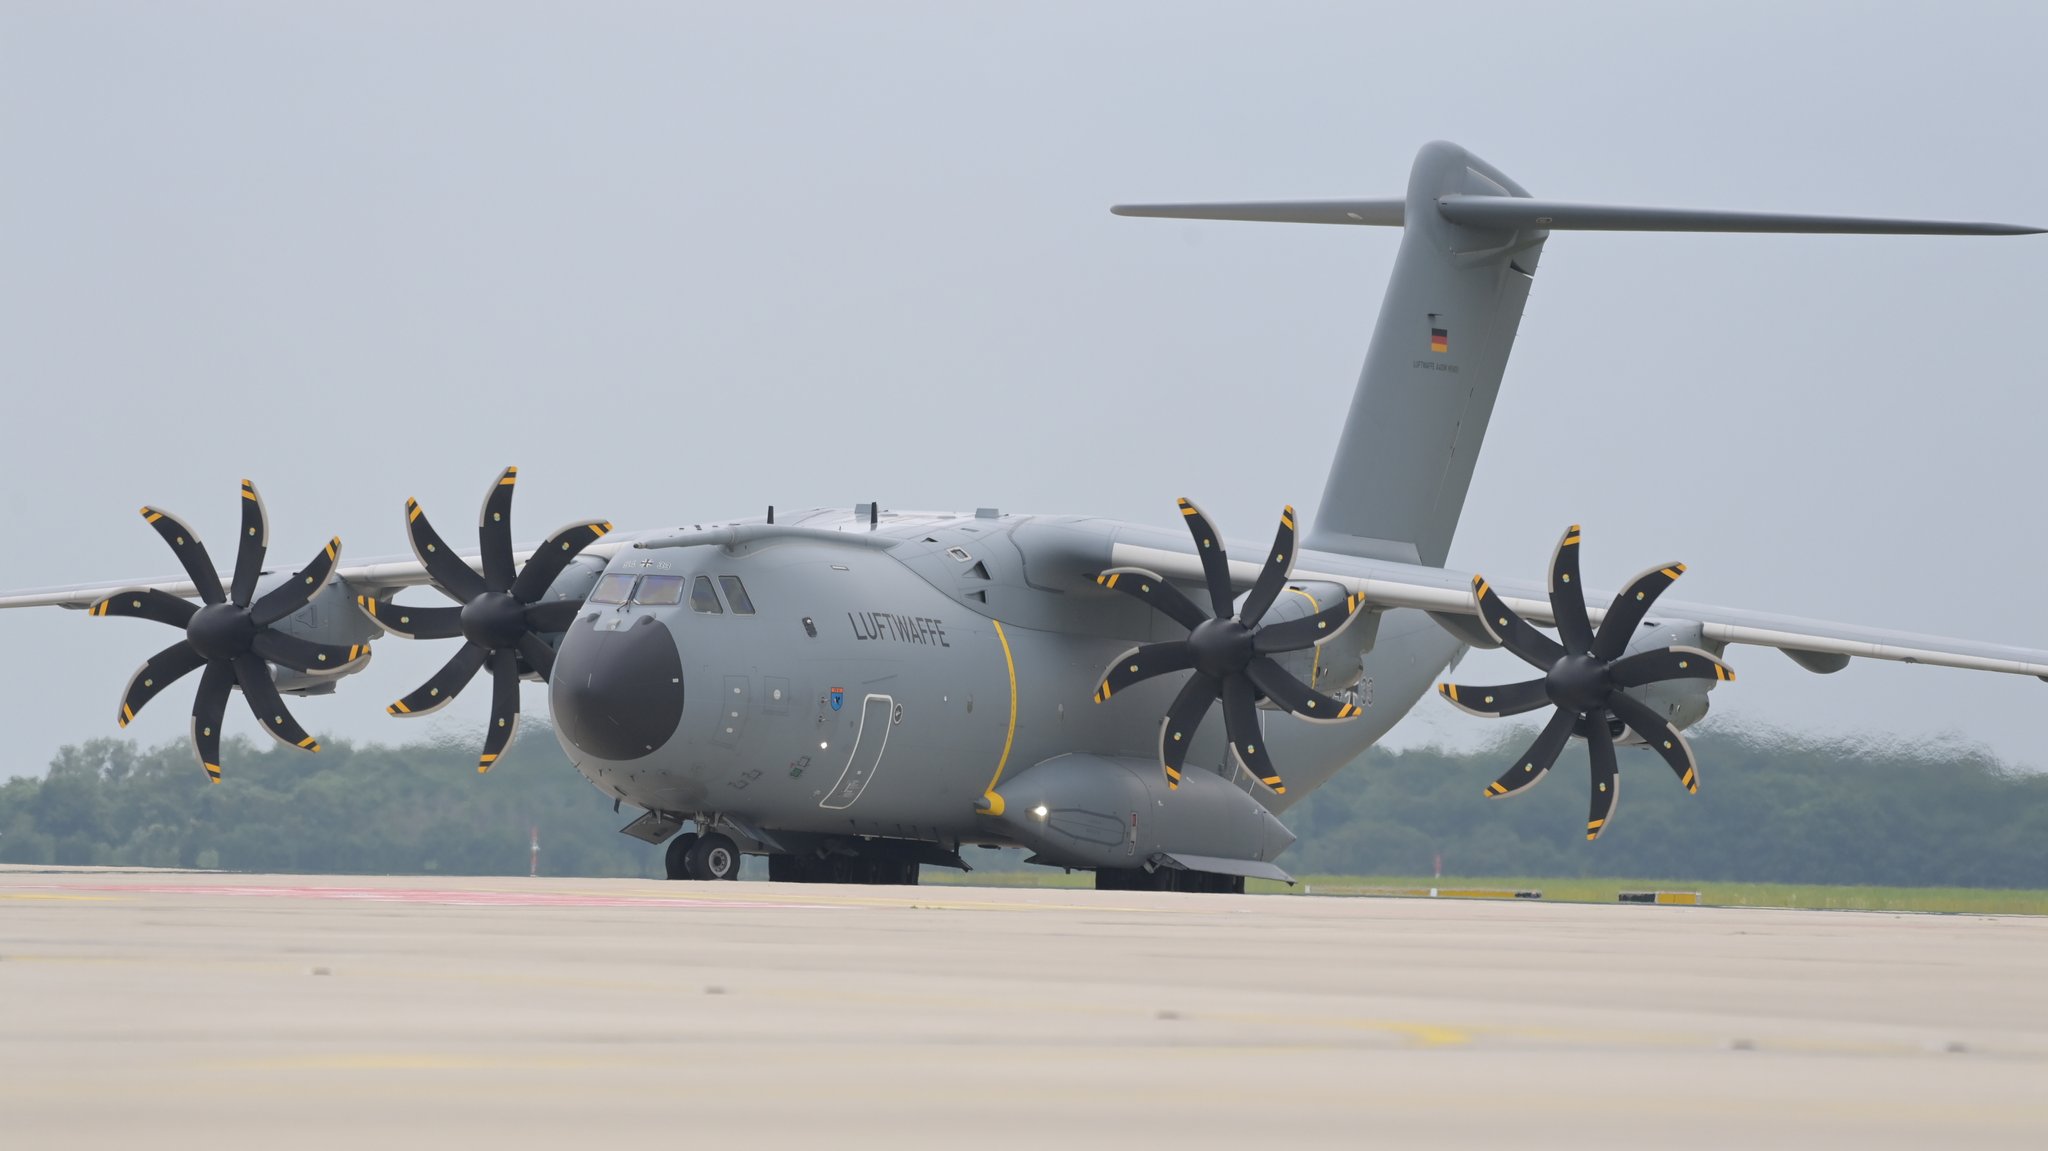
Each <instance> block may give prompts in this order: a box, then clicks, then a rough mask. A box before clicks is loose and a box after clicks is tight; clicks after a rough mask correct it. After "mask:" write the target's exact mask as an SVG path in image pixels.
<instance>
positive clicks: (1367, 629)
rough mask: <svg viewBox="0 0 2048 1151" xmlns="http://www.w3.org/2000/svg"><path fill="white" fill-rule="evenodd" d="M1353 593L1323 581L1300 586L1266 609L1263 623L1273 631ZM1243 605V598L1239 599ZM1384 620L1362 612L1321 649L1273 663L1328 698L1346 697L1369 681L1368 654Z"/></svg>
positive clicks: (1295, 653)
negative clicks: (1274, 626) (1359, 685)
mask: <svg viewBox="0 0 2048 1151" xmlns="http://www.w3.org/2000/svg"><path fill="white" fill-rule="evenodd" d="M1349 594H1350V592H1349V591H1348V590H1347V589H1346V588H1344V587H1343V586H1342V585H1340V584H1333V583H1324V582H1321V581H1306V582H1296V583H1290V584H1288V585H1287V590H1285V591H1283V592H1281V593H1280V597H1279V598H1278V599H1276V600H1274V601H1273V606H1272V607H1270V608H1268V609H1266V614H1265V617H1264V618H1262V619H1261V620H1260V621H1259V623H1260V624H1261V625H1262V626H1267V627H1270V626H1272V625H1273V624H1277V623H1285V622H1286V621H1288V620H1295V619H1306V618H1307V617H1309V616H1312V615H1314V614H1316V613H1317V612H1319V611H1321V610H1323V609H1324V608H1327V607H1330V606H1332V605H1334V604H1339V603H1342V602H1344V597H1345V596H1347V595H1349ZM1239 602H1240V604H1242V602H1243V597H1239ZM1379 626H1380V616H1379V613H1378V612H1376V611H1362V612H1360V613H1359V615H1357V616H1354V617H1352V619H1351V621H1350V622H1349V623H1348V624H1347V625H1346V626H1345V628H1344V630H1342V631H1340V632H1338V633H1337V635H1336V636H1335V637H1334V638H1332V639H1331V640H1329V641H1328V642H1326V643H1324V644H1323V645H1322V646H1321V647H1312V648H1307V649H1304V650H1302V651H1291V652H1287V653H1285V654H1283V655H1276V656H1274V657H1273V660H1274V661H1275V662H1276V663H1278V664H1279V665H1280V666H1281V667H1283V668H1286V669H1287V671H1288V673H1289V674H1291V675H1292V676H1294V678H1296V679H1298V680H1300V681H1301V682H1303V683H1305V684H1307V685H1309V686H1310V687H1312V688H1315V689H1316V690H1317V691H1320V692H1323V693H1324V694H1326V695H1342V693H1344V692H1346V691H1348V690H1350V689H1351V688H1354V687H1357V686H1358V684H1359V681H1361V680H1363V679H1364V678H1365V653H1366V652H1369V651H1371V650H1372V645H1373V640H1374V638H1375V637H1376V636H1377V635H1378V633H1379Z"/></svg>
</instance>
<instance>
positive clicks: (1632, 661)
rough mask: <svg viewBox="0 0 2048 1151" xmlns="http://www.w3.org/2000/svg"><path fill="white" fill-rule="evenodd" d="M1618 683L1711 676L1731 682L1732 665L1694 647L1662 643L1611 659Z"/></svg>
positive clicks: (1612, 673)
mask: <svg viewBox="0 0 2048 1151" xmlns="http://www.w3.org/2000/svg"><path fill="white" fill-rule="evenodd" d="M1607 672H1608V674H1609V675H1610V676H1612V677H1613V678H1614V683H1615V686H1617V687H1641V686H1643V685H1644V684H1646V683H1662V682H1664V681H1665V680H1672V679H1711V680H1714V681H1716V682H1718V683H1732V682H1734V680H1735V669H1734V668H1732V667H1729V666H1728V665H1727V664H1725V663H1722V662H1721V661H1720V660H1718V659H1715V658H1714V657H1713V656H1711V655H1709V654H1707V653H1706V652H1703V651H1701V650H1700V649H1698V648H1696V647H1683V646H1681V647H1662V648H1658V649H1656V650H1655V651H1639V652H1637V653H1636V654H1634V655H1632V656H1629V657H1628V658H1626V659H1618V660H1616V661H1614V664H1613V666H1611V667H1609V668H1608V669H1607Z"/></svg>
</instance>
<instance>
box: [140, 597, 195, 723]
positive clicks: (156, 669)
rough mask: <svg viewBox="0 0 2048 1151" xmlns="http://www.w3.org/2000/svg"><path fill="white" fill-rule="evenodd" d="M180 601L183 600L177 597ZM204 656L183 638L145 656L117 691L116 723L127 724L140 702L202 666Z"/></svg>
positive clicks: (142, 702) (152, 697)
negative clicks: (118, 699)
mask: <svg viewBox="0 0 2048 1151" xmlns="http://www.w3.org/2000/svg"><path fill="white" fill-rule="evenodd" d="M178 602H179V603H184V602H185V601H184V600H179V601H178ZM205 664H206V657H205V656H202V655H200V654H199V653H198V652H197V651H194V650H193V649H192V645H191V644H189V643H186V642H185V641H184V640H182V639H181V640H179V641H178V642H176V643H174V644H172V645H171V646H169V647H167V648H165V649H163V650H162V651H160V652H158V653H156V654H155V655H153V656H150V657H149V661H148V662H147V663H144V664H143V665H142V666H141V667H139V668H136V669H135V674H134V675H131V676H129V677H128V690H126V691H124V692H122V693H121V715H120V719H119V722H120V724H121V726H122V727H127V726H128V724H129V722H130V721H132V720H133V719H134V718H135V713H136V712H139V711H141V710H142V705H143V704H146V703H148V702H149V701H150V700H153V699H155V698H156V697H157V693H159V692H161V691H163V689H165V688H167V687H169V686H171V685H172V684H174V683H176V682H177V681H178V680H179V679H181V678H183V677H185V676H187V675H190V674H191V673H192V672H194V671H197V670H198V669H199V668H201V667H203V666H205Z"/></svg>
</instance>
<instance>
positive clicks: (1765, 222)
mask: <svg viewBox="0 0 2048 1151" xmlns="http://www.w3.org/2000/svg"><path fill="white" fill-rule="evenodd" d="M1436 207H1437V211H1438V212H1440V213H1442V215H1443V217H1444V219H1446V220H1449V221H1450V222H1451V223H1453V224H1463V225H1465V226H1467V227H1471V228H1492V229H1497V230H1506V229H1510V228H1548V229H1551V230H1553V231H1567V230H1568V231H1585V232H1800V233H1810V234H1829V235H1836V234H1839V235H1863V236H2027V235H2034V234H2037V233H2040V232H2042V231H2048V229H2042V228H2028V227H2024V226H2022V225H2019V224H1987V223H1971V222H1957V221H1952V220H1872V219H1863V218H1859V217H1856V216H1797V215H1791V214H1789V213H1784V212H1716V211H1704V210H1701V209H1697V208H1627V207H1616V206H1613V205H1608V204H1568V203H1564V202H1562V201H1558V200H1531V199H1526V198H1523V197H1520V196H1467V195H1452V196H1443V197H1440V198H1438V200H1437V202H1436Z"/></svg>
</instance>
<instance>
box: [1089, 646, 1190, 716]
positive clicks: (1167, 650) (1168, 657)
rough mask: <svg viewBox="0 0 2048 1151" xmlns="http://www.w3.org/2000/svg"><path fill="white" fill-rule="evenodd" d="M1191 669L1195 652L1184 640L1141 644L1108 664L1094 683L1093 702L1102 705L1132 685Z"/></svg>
mask: <svg viewBox="0 0 2048 1151" xmlns="http://www.w3.org/2000/svg"><path fill="white" fill-rule="evenodd" d="M1194 665H1195V657H1194V652H1193V650H1192V649H1191V648H1190V647H1189V646H1188V643H1187V641H1186V640H1168V641H1167V642H1165V643H1148V644H1142V645H1140V646H1138V647H1134V648H1132V649H1130V650H1129V651H1126V652H1124V653H1123V654H1122V655H1119V656H1117V657H1116V659H1114V660H1112V661H1110V665H1109V667H1108V668H1107V669H1105V670H1104V671H1103V673H1102V678H1101V679H1100V680H1098V681H1097V684H1096V688H1095V702H1096V703H1105V702H1107V701H1108V700H1109V699H1110V697H1112V696H1114V695H1115V694H1116V693H1117V692H1120V691H1122V690H1124V689H1125V688H1127V687H1131V686H1132V685H1134V684H1139V683H1143V682H1144V681H1146V680H1148V679H1151V678H1153V677H1154V676H1161V675H1169V674H1171V673H1173V672H1177V671H1186V670H1187V669H1189V668H1191V667H1193V666H1194Z"/></svg>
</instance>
